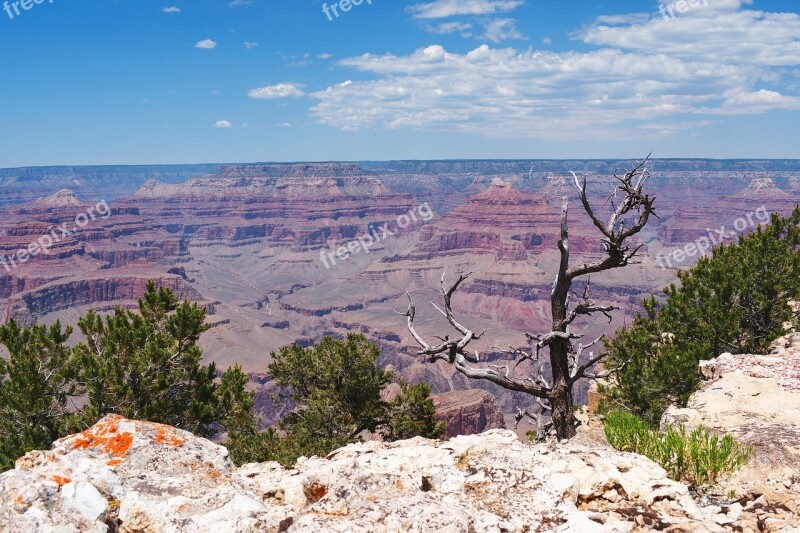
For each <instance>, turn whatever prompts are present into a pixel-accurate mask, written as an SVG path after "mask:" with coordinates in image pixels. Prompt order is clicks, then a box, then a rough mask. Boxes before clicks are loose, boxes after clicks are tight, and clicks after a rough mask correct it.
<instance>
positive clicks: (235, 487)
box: [0, 416, 722, 533]
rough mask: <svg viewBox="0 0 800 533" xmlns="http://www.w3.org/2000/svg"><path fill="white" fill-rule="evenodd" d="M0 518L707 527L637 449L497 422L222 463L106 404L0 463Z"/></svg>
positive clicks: (345, 527) (395, 527)
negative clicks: (536, 437) (291, 460)
mask: <svg viewBox="0 0 800 533" xmlns="http://www.w3.org/2000/svg"><path fill="white" fill-rule="evenodd" d="M0 494H2V511H1V512H0V530H2V531H11V532H32V531H60V532H68V531H97V532H104V533H105V532H106V531H121V532H145V531H146V532H161V531H175V532H183V531H186V532H198V531H213V532H215V533H221V532H226V533H227V532H237V531H241V532H244V531H341V532H345V531H346V532H367V531H370V532H372V531H385V532H390V531H391V532H394V531H396V532H401V531H403V532H405V531H435V530H440V531H452V532H461V531H465V532H466V531H582V532H584V531H630V530H632V529H637V530H647V529H672V530H674V531H687V530H691V531H707V530H711V531H721V530H722V529H721V528H720V527H719V526H717V525H716V524H715V523H714V522H713V521H712V520H710V519H709V518H706V516H707V515H706V514H704V511H703V510H702V509H701V508H700V507H698V506H697V504H695V502H694V501H693V500H692V498H691V497H690V495H689V492H688V490H687V489H686V487H685V486H683V485H681V484H678V483H675V482H673V481H670V480H668V479H666V478H665V477H664V471H663V470H662V469H661V468H660V467H658V466H657V465H655V464H654V463H652V462H650V461H649V460H647V459H645V458H643V457H640V456H637V455H633V454H625V453H618V452H614V451H610V450H604V449H596V450H595V449H589V448H584V447H579V446H574V445H567V446H563V447H560V448H557V449H556V448H551V447H548V446H547V445H539V446H536V447H533V446H529V445H525V444H522V443H521V442H520V441H519V440H518V439H517V437H516V436H515V435H514V434H513V433H512V432H510V431H503V430H492V431H489V432H487V433H484V434H482V435H476V436H464V437H457V438H454V439H452V440H450V441H445V442H437V441H431V440H426V439H422V438H417V439H412V440H408V441H401V442H396V443H380V442H367V443H363V444H355V445H351V446H347V447H345V448H342V449H340V450H337V451H335V452H333V453H332V454H331V455H330V456H328V457H327V458H311V459H302V460H301V461H300V462H299V463H298V464H297V466H296V468H294V469H285V468H283V467H281V466H280V465H278V464H276V463H264V464H251V465H245V466H244V467H242V468H240V469H236V468H234V467H233V466H232V465H231V463H230V462H229V460H228V458H227V451H226V450H225V448H223V447H222V446H218V445H216V444H213V443H211V442H209V441H207V440H205V439H201V438H197V437H194V436H192V435H191V434H189V433H186V432H183V431H179V430H176V429H174V428H171V427H168V426H162V425H158V424H151V423H144V422H136V421H131V420H127V419H123V418H120V417H117V416H108V417H106V418H104V419H103V420H101V421H100V422H99V423H98V424H97V425H95V426H94V427H92V428H91V429H89V430H87V431H85V432H84V433H81V434H77V435H73V436H70V437H67V438H65V439H62V440H60V441H58V442H57V443H56V444H55V446H54V447H53V450H52V451H47V452H31V453H29V454H28V455H26V456H25V457H24V458H21V459H19V460H18V461H17V466H16V469H15V470H13V471H10V472H7V473H4V474H2V475H0Z"/></svg>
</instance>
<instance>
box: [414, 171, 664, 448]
mask: <svg viewBox="0 0 800 533" xmlns="http://www.w3.org/2000/svg"><path fill="white" fill-rule="evenodd" d="M646 162H647V159H645V160H644V161H642V162H641V163H640V164H639V165H637V166H636V167H635V168H634V169H633V170H630V171H628V172H626V173H625V175H624V176H615V177H616V178H617V180H618V181H619V185H617V187H616V188H615V190H614V191H613V193H612V195H611V197H609V201H610V203H611V208H612V212H611V214H610V216H609V219H608V222H607V223H605V224H604V223H603V222H601V220H600V219H599V218H598V216H597V214H596V213H595V211H594V209H593V208H592V206H591V205H590V204H589V199H588V196H587V193H586V179H584V180H583V181H582V182H581V181H580V180H579V179H578V176H576V175H575V174H574V173H573V176H574V178H575V185H576V187H577V189H578V191H579V198H580V200H581V204H582V205H583V208H584V211H585V212H586V214H587V215H588V216H589V218H590V219H591V221H592V223H593V224H594V226H595V227H596V228H597V229H598V230H599V231H600V233H601V234H602V239H601V243H602V245H603V248H604V250H605V254H604V257H602V258H601V259H599V260H597V261H594V262H592V263H581V264H579V265H576V266H573V267H572V268H570V248H569V231H568V230H569V228H568V224H567V211H568V202H567V198H566V197H564V203H563V206H562V209H561V239H560V240H559V241H558V250H559V252H560V255H561V260H560V263H559V267H558V273H557V275H556V279H555V281H554V282H553V289H552V291H551V293H550V310H551V314H552V319H553V322H552V327H551V329H550V332H548V333H545V334H539V335H532V334H530V333H526V336H527V337H528V340H529V341H531V342H532V344H533V349H532V350H527V349H521V348H516V349H515V348H513V347H509V348H510V350H503V351H507V352H508V353H511V354H512V355H514V356H518V357H520V360H519V361H518V362H517V364H516V365H514V367H513V368H509V366H502V365H488V367H485V368H480V367H474V366H471V365H470V363H479V362H480V355H479V354H478V353H477V352H475V353H474V354H471V353H469V352H468V351H467V350H466V348H467V345H468V344H469V343H470V342H472V341H473V340H475V339H478V338H480V337H481V335H477V334H475V333H474V332H473V331H472V330H470V329H469V328H467V327H466V326H464V325H463V324H461V323H460V322H459V321H458V320H457V319H456V318H455V316H454V314H453V309H452V302H451V300H452V296H453V294H454V293H455V292H456V290H458V287H459V285H461V283H463V282H464V281H465V280H466V279H467V277H468V276H469V274H466V275H463V274H462V275H460V276H459V277H458V279H457V280H456V282H455V283H454V284H453V285H452V286H450V287H449V288H447V287H446V286H445V284H444V274H443V275H442V279H441V283H442V295H443V297H444V309H443V310H442V309H439V308H438V307H436V305H435V304H434V307H436V308H437V309H438V310H439V311H440V312H441V313H442V314H443V315H444V316H445V318H447V321H448V322H449V323H450V325H451V326H452V327H453V328H454V329H455V330H456V331H457V332H458V333H459V335H460V338H458V339H450V337H449V336H447V335H445V336H443V337H438V340H439V342H438V343H437V344H429V343H428V342H426V341H425V340H424V339H423V338H422V337H421V336H420V335H419V333H418V332H417V331H416V329H415V327H414V317H415V315H416V308H415V307H414V303H413V301H412V299H411V295H410V294H408V300H409V302H408V309H407V310H406V312H405V313H399V314H402V315H404V316H406V317H407V320H408V330H409V332H410V333H411V335H412V336H413V337H414V340H415V341H417V343H418V344H419V345H420V346H421V347H422V350H421V351H420V352H419V353H420V354H422V355H427V356H429V358H430V361H431V362H433V361H447V362H449V363H450V364H452V365H454V366H455V368H456V370H458V371H459V372H461V373H462V374H463V375H465V376H467V377H469V378H472V379H485V380H488V381H491V382H493V383H496V384H497V385H500V386H501V387H503V388H506V389H508V390H512V391H518V392H525V393H527V394H530V395H531V396H533V397H534V398H536V401H537V403H538V404H539V406H540V407H541V409H539V410H537V411H535V412H534V413H531V412H530V411H528V410H527V409H525V410H523V409H520V408H519V407H518V408H517V411H518V413H517V416H516V419H517V422H518V423H519V421H520V420H522V419H523V418H525V417H528V418H530V419H532V420H535V422H536V424H537V428H538V429H540V428H541V427H542V416H543V414H544V411H545V410H550V411H551V413H552V415H551V419H552V427H553V429H554V430H555V433H556V437H557V438H558V440H564V439H569V438H572V437H574V436H575V434H576V431H575V414H574V412H573V403H572V387H573V386H574V385H575V384H576V383H577V382H578V381H579V380H580V379H582V378H589V379H600V378H605V377H608V376H609V375H610V374H612V373H614V372H617V371H619V370H620V369H621V368H622V367H624V366H625V364H627V363H625V364H623V365H622V366H620V367H618V368H615V369H611V370H607V371H606V372H605V373H603V374H591V373H589V369H591V368H592V367H593V366H594V365H596V364H597V363H599V362H600V361H601V360H602V359H603V358H604V357H605V356H606V355H608V354H606V353H600V354H599V355H597V356H595V355H594V353H593V352H589V355H588V358H584V360H582V357H583V352H584V350H585V349H587V348H590V347H592V346H594V345H595V344H596V343H598V342H599V341H601V340H602V339H603V337H602V336H601V337H600V338H598V339H596V340H594V341H593V342H590V343H588V344H585V345H584V344H583V343H580V344H578V345H577V347H576V346H574V345H573V341H574V340H577V339H580V338H582V335H578V334H574V333H572V332H571V331H570V324H572V323H573V322H574V321H575V319H576V318H578V317H581V316H586V317H590V316H592V315H593V314H595V313H602V314H603V315H605V316H606V317H607V318H608V319H609V321H610V320H611V315H610V314H609V313H610V312H611V311H613V310H616V309H618V308H617V307H614V306H601V305H596V304H595V303H594V302H593V301H592V300H591V299H590V298H589V281H588V279H587V281H586V285H585V287H584V289H583V294H582V295H580V294H576V296H577V297H578V298H579V299H580V302H579V303H578V304H577V305H574V306H573V307H572V308H571V309H570V306H569V298H570V292H571V288H572V282H573V281H575V280H576V279H578V278H580V277H582V276H590V275H591V274H594V273H597V272H603V271H606V270H611V269H614V268H619V267H624V266H627V265H628V264H630V262H631V260H632V259H633V258H634V257H635V256H636V254H637V252H638V251H639V249H640V248H641V247H642V246H643V245H641V244H640V245H639V246H636V247H635V248H634V249H633V250H631V249H630V247H629V246H628V245H627V244H626V240H627V239H629V238H631V237H633V236H634V235H636V234H637V233H639V231H641V229H642V228H643V227H644V226H645V225H646V224H647V222H648V220H649V218H650V215H651V214H654V210H653V202H654V201H655V198H651V197H650V196H648V195H646V194H644V193H643V192H642V186H643V185H644V182H645V181H646V179H647V176H648V174H647V170H646V169H644V168H643V167H644V165H645V163H646ZM612 198H613V199H616V200H618V203H617V202H615V201H614V200H612ZM634 213H635V214H636V216H635V217H633V218H634V219H633V220H632V221H631V220H626V216H628V215H632V214H634ZM573 294H575V293H573ZM534 342H535V343H534ZM545 348H547V349H548V350H549V351H550V369H551V380H550V381H549V382H548V380H547V378H546V377H545V376H543V375H542V365H541V364H540V363H539V353H540V350H543V349H545ZM525 360H529V361H533V362H534V366H533V376H531V375H529V376H526V377H521V376H515V375H514V371H515V370H516V369H517V367H518V366H519V364H520V363H521V362H522V361H525ZM501 369H502V370H503V372H500V371H498V370H501ZM540 436H541V435H540Z"/></svg>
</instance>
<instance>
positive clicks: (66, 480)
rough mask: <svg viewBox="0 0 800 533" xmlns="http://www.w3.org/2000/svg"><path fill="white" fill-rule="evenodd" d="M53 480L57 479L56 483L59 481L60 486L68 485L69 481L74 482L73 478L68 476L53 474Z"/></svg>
mask: <svg viewBox="0 0 800 533" xmlns="http://www.w3.org/2000/svg"><path fill="white" fill-rule="evenodd" d="M53 481H55V482H56V483H58V486H59V487H63V486H64V485H66V484H67V483H70V482H72V480H71V479H70V478H68V477H62V476H53Z"/></svg>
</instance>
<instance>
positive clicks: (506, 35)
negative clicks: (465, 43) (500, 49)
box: [483, 18, 522, 43]
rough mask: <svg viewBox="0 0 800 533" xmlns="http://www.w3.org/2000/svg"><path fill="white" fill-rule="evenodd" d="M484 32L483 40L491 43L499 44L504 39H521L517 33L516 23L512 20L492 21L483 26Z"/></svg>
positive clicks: (520, 35)
mask: <svg viewBox="0 0 800 533" xmlns="http://www.w3.org/2000/svg"><path fill="white" fill-rule="evenodd" d="M485 27H486V31H485V32H484V34H483V38H484V39H488V40H490V41H492V42H493V43H499V42H502V41H505V40H506V39H522V34H521V33H520V32H519V31H517V23H516V22H515V21H514V19H506V18H500V19H494V20H490V21H489V22H487V23H486V24H485Z"/></svg>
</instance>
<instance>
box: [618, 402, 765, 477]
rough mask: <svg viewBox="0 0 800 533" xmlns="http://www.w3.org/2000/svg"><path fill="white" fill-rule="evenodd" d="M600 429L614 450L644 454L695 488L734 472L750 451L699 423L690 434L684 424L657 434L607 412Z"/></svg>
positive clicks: (622, 414)
mask: <svg viewBox="0 0 800 533" xmlns="http://www.w3.org/2000/svg"><path fill="white" fill-rule="evenodd" d="M603 429H604V431H605V434H606V438H607V439H608V442H609V443H610V444H611V446H613V447H614V448H615V449H617V450H620V451H625V452H633V453H638V454H640V455H644V456H645V457H648V458H650V459H652V460H653V461H655V462H656V463H658V464H659V465H661V467H662V468H664V470H666V471H667V475H669V477H670V478H671V479H674V480H676V481H683V482H685V483H688V484H690V485H693V486H696V487H700V486H704V485H713V484H715V483H716V482H717V481H718V480H719V479H720V477H722V476H723V475H726V474H729V473H733V472H735V471H737V470H738V469H739V468H741V467H742V466H743V465H744V464H745V463H746V462H747V459H748V458H749V457H750V454H751V453H752V448H750V447H745V446H742V445H740V444H738V443H737V442H735V441H734V440H733V436H732V435H725V436H724V437H720V436H719V435H716V434H714V433H711V432H710V431H708V430H707V429H706V428H704V427H702V426H700V427H698V428H697V429H695V430H694V431H692V432H690V433H687V432H686V428H685V427H684V426H680V427H678V428H674V427H671V426H670V427H669V428H667V431H666V433H660V432H658V431H654V430H652V429H650V428H649V427H648V426H647V424H645V423H644V422H643V421H642V420H640V419H639V418H637V417H636V416H634V415H631V414H629V413H625V412H622V411H614V412H611V413H609V414H608V415H607V416H606V418H605V420H604V422H603Z"/></svg>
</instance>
